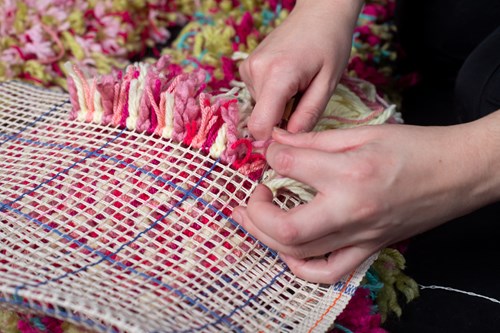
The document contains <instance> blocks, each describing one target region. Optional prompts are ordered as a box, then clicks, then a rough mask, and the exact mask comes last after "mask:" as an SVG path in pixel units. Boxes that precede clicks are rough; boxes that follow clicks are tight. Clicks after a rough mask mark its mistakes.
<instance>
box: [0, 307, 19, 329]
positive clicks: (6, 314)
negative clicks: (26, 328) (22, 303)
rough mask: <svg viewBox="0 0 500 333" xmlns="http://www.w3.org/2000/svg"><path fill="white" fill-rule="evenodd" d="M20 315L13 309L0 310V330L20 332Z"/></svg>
mask: <svg viewBox="0 0 500 333" xmlns="http://www.w3.org/2000/svg"><path fill="white" fill-rule="evenodd" d="M18 322H19V316H18V315H17V314H16V313H15V312H12V311H5V310H0V332H2V333H19V330H18V329H17V323H18Z"/></svg>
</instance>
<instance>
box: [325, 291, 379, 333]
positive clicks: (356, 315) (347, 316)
mask: <svg viewBox="0 0 500 333" xmlns="http://www.w3.org/2000/svg"><path fill="white" fill-rule="evenodd" d="M336 322H337V323H338V324H340V325H342V326H344V327H346V328H347V329H349V330H351V331H353V332H356V333H387V331H386V330H384V329H382V328H381V327H380V324H381V317H380V314H379V313H374V305H373V301H372V300H371V298H370V290H368V289H367V288H358V289H357V290H356V293H355V294H354V296H353V297H352V298H351V300H350V301H349V304H348V305H347V307H346V308H345V309H344V311H343V312H342V313H341V314H340V315H339V316H338V317H337V320H336ZM333 332H335V333H340V332H341V331H340V330H334V331H333Z"/></svg>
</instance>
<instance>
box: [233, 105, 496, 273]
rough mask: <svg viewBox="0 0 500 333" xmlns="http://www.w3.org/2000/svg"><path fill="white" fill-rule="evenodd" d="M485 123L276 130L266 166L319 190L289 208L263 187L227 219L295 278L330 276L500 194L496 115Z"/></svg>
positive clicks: (357, 264)
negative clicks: (275, 254) (268, 249)
mask: <svg viewBox="0 0 500 333" xmlns="http://www.w3.org/2000/svg"><path fill="white" fill-rule="evenodd" d="M497 113H498V112H497ZM490 118H491V117H490ZM497 118H498V116H497ZM486 121H487V120H480V121H477V122H475V123H470V124H463V125H456V126H449V127H418V126H409V125H378V126H365V127H359V128H354V129H346V130H332V131H325V132H320V133H303V134H288V133H286V132H285V133H283V131H281V130H275V131H274V132H273V138H274V139H275V141H276V143H273V144H271V145H270V147H269V148H268V151H267V160H268V162H269V164H270V165H271V167H272V168H273V169H274V170H275V171H277V172H278V173H279V174H281V175H283V176H286V177H290V178H294V179H296V180H299V181H300V182H302V183H305V184H308V185H310V186H312V187H314V188H315V189H316V190H317V195H316V197H315V198H314V199H313V200H312V201H311V202H309V203H307V204H303V205H300V206H298V207H296V208H293V209H291V210H290V211H288V212H285V211H283V210H281V209H280V208H279V207H277V206H276V205H274V204H273V203H272V194H271V192H270V191H269V189H267V188H266V187H265V186H263V185H259V186H258V187H257V188H256V190H255V192H254V193H253V194H252V196H251V198H250V200H249V202H248V207H247V208H246V209H245V208H243V207H237V208H236V209H235V211H234V213H233V217H234V218H235V220H236V221H237V222H239V223H240V224H241V225H242V226H243V228H245V229H246V230H247V231H248V232H250V233H251V234H252V235H254V236H255V237H256V238H258V239H259V240H260V241H262V242H263V243H264V244H266V245H267V246H269V247H271V248H272V249H274V250H277V251H278V252H279V255H280V257H281V258H282V259H283V260H284V261H285V262H286V263H287V264H288V266H289V267H290V269H291V270H292V271H293V272H294V273H295V274H296V275H298V276H299V277H302V278H304V279H306V280H309V281H312V282H321V283H334V282H336V281H338V280H339V279H340V278H341V277H342V276H343V275H344V274H347V273H349V272H350V271H352V270H353V269H355V268H356V267H357V266H359V265H360V264H361V263H362V262H363V261H364V260H365V259H366V258H368V257H369V256H370V255H371V254H373V253H375V252H376V251H377V250H379V249H381V248H383V247H386V246H388V245H390V244H392V243H395V242H397V241H400V240H403V239H406V238H408V237H411V236H413V235H416V234H418V233H421V232H423V231H425V230H428V229H430V228H433V227H435V226H437V225H439V224H441V223H443V222H445V221H448V220H450V219H452V218H455V217H458V216H460V215H463V214H465V213H467V212H469V211H471V210H474V209H476V208H478V207H480V206H482V205H485V204H487V203H489V202H491V201H492V200H497V199H498V198H499V197H500V196H499V195H498V193H497V192H499V189H500V181H499V180H498V178H499V176H498V174H497V173H498V172H499V171H498V170H500V163H498V161H499V160H500V158H499V156H498V155H500V154H499V153H498V151H499V149H500V148H499V147H498V145H499V144H498V143H497V142H498V141H497V140H498V139H499V137H500V130H499V128H498V127H500V125H498V124H500V122H499V119H496V120H495V121H491V119H490V120H489V123H486ZM482 123H485V124H487V126H485V125H483V124H482ZM491 124H494V125H491ZM492 127H496V130H494V131H493V130H491V131H489V130H488V128H492ZM492 132H494V133H496V134H495V135H491V133H492ZM478 147H480V148H481V149H479V148H478ZM489 152H494V153H491V154H489ZM493 156H495V157H494V158H493ZM492 161H496V162H495V163H493V162H492ZM311 258H312V259H311Z"/></svg>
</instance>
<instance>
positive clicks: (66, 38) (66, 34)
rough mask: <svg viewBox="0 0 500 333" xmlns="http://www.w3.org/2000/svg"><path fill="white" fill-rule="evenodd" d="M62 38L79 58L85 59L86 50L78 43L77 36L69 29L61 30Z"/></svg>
mask: <svg viewBox="0 0 500 333" xmlns="http://www.w3.org/2000/svg"><path fill="white" fill-rule="evenodd" d="M61 38H62V40H63V42H64V44H65V45H66V47H67V49H68V50H70V51H71V53H73V55H74V56H75V58H76V59H77V60H83V59H84V58H85V52H84V51H83V49H82V48H81V47H80V45H78V43H77V42H76V40H75V38H74V37H73V35H72V34H71V33H70V32H69V31H63V32H61Z"/></svg>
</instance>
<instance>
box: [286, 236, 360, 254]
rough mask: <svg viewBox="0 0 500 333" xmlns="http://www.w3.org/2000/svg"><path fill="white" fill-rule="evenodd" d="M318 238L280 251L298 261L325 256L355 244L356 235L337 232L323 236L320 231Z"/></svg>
mask: <svg viewBox="0 0 500 333" xmlns="http://www.w3.org/2000/svg"><path fill="white" fill-rule="evenodd" d="M315 231H318V233H317V235H318V238H311V240H310V241H308V242H306V243H302V244H299V245H295V246H283V247H282V248H281V249H280V250H279V251H280V252H281V253H283V254H285V255H288V256H292V257H294V258H297V259H308V258H314V257H319V256H324V255H325V254H327V253H331V252H335V251H337V250H338V249H341V248H345V247H347V246H350V245H352V244H354V241H355V239H357V238H356V237H355V235H354V237H353V236H352V235H349V234H346V233H344V232H342V231H336V232H333V233H329V234H326V235H325V234H324V233H323V234H321V232H319V230H315Z"/></svg>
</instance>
